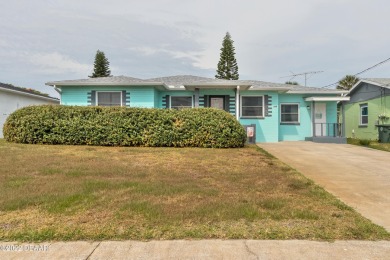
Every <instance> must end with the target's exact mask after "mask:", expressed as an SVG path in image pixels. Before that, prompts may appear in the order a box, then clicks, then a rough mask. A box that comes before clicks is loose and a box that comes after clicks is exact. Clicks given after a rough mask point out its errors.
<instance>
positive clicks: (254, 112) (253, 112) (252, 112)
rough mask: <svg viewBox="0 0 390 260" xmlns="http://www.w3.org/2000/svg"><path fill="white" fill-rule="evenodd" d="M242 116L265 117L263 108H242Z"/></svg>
mask: <svg viewBox="0 0 390 260" xmlns="http://www.w3.org/2000/svg"><path fill="white" fill-rule="evenodd" d="M242 116H263V108H262V107H242Z"/></svg>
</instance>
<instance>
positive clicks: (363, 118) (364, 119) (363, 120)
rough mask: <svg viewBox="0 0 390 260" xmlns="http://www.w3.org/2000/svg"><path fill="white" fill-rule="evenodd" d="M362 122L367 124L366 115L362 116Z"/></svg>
mask: <svg viewBox="0 0 390 260" xmlns="http://www.w3.org/2000/svg"><path fill="white" fill-rule="evenodd" d="M362 124H363V125H367V124H368V116H362Z"/></svg>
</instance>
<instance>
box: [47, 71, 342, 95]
mask: <svg viewBox="0 0 390 260" xmlns="http://www.w3.org/2000/svg"><path fill="white" fill-rule="evenodd" d="M104 84H107V85H137V84H140V85H160V86H164V87H165V86H166V87H173V88H180V87H182V86H194V85H196V84H199V85H203V86H206V85H210V86H224V85H226V86H233V85H235V86H246V88H248V87H251V89H253V90H256V89H257V90H262V89H264V90H265V89H266V90H273V89H275V90H280V91H287V92H288V93H294V92H296V93H303V92H304V93H329V94H330V93H343V91H339V90H335V89H325V88H315V87H304V86H298V85H288V84H282V83H271V82H265V81H258V80H224V79H214V78H207V77H199V76H192V75H177V76H168V77H158V78H150V79H138V78H132V77H125V76H113V77H104V78H89V79H79V80H64V81H53V82H48V83H46V85H51V86H53V85H58V86H66V85H104Z"/></svg>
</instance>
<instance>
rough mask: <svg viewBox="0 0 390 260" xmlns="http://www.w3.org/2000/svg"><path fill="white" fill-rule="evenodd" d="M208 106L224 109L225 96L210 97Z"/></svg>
mask: <svg viewBox="0 0 390 260" xmlns="http://www.w3.org/2000/svg"><path fill="white" fill-rule="evenodd" d="M210 107H215V108H218V109H222V110H224V109H225V98H224V97H216V96H215V97H213V96H211V97H210Z"/></svg>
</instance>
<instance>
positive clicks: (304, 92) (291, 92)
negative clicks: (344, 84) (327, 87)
mask: <svg viewBox="0 0 390 260" xmlns="http://www.w3.org/2000/svg"><path fill="white" fill-rule="evenodd" d="M346 93H348V91H340V90H339V91H305V90H290V91H287V94H313V95H316V94H338V95H342V94H346Z"/></svg>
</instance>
